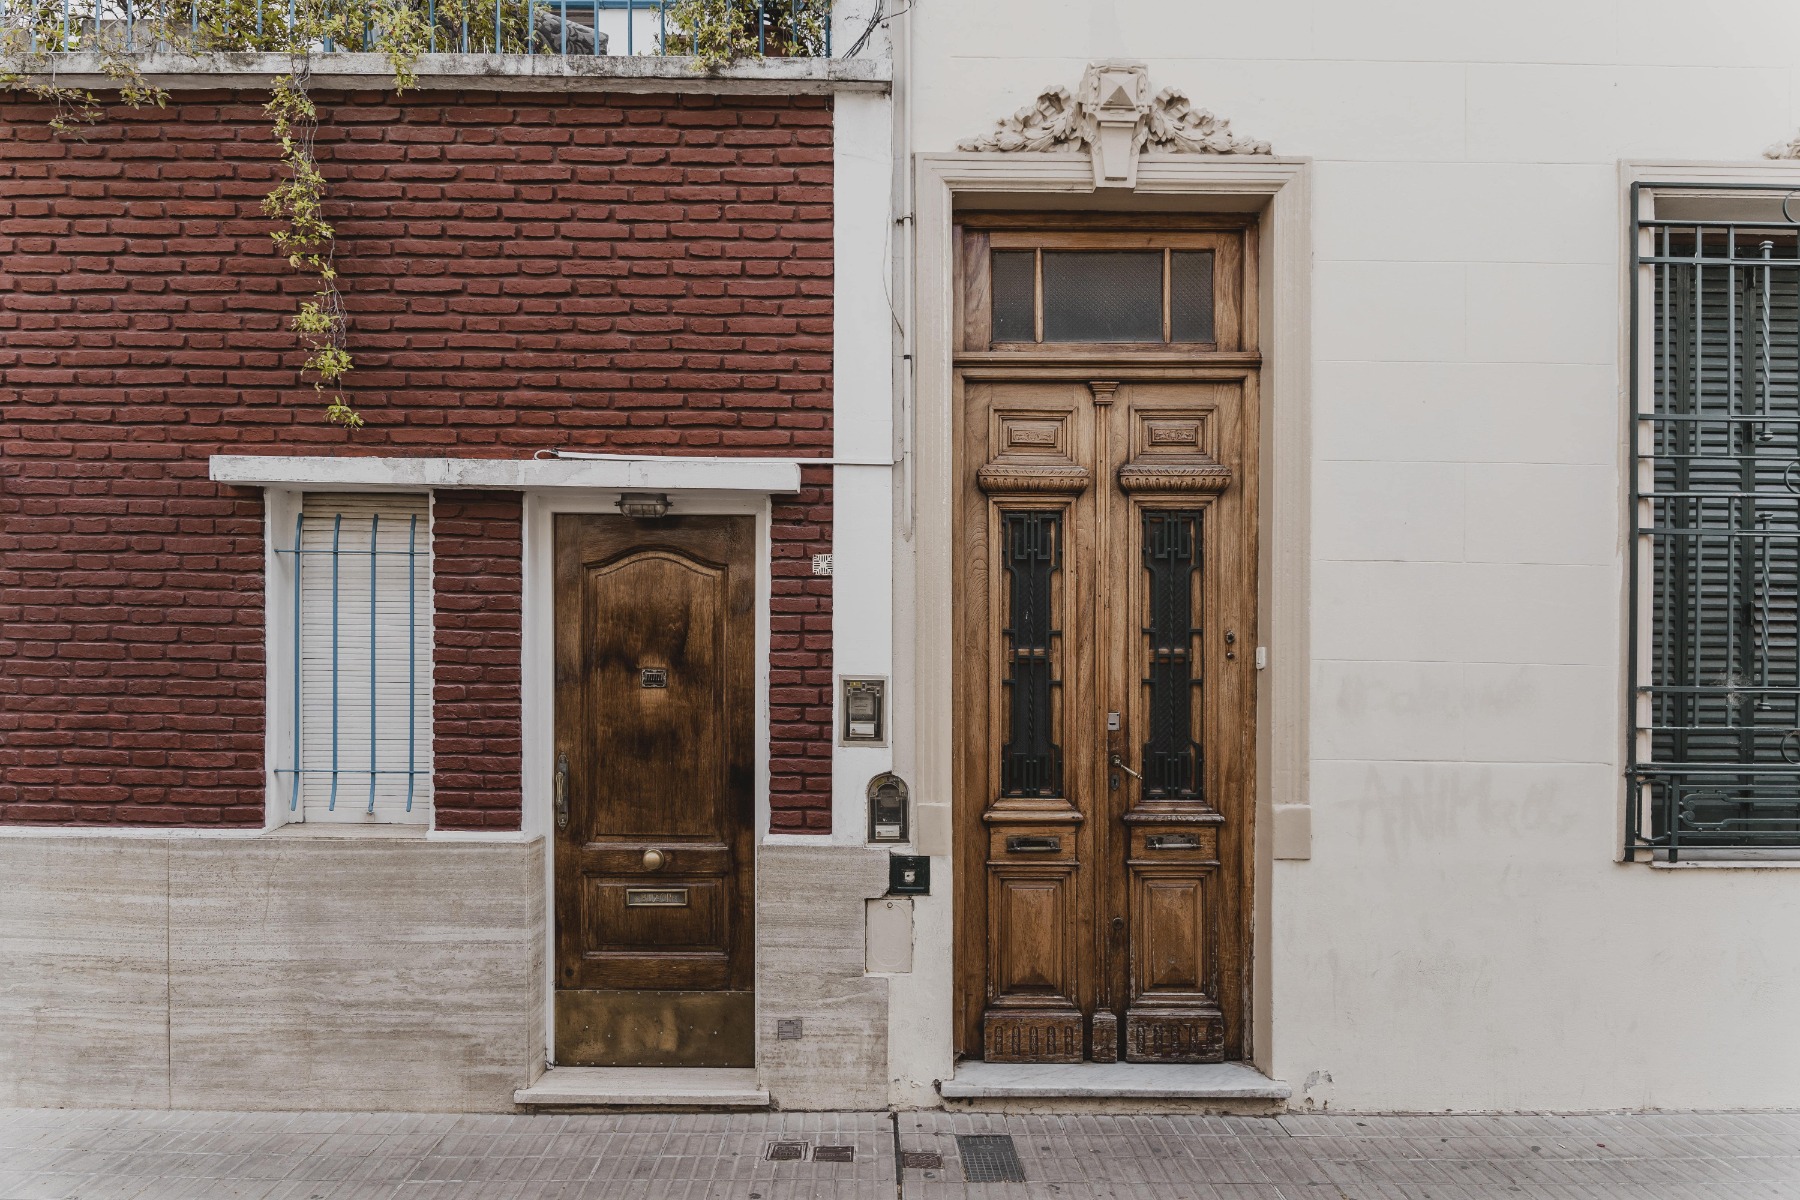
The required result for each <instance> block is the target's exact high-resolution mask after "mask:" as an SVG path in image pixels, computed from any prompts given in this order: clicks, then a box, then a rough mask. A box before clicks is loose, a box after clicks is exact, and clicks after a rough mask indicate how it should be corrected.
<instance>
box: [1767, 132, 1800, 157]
mask: <svg viewBox="0 0 1800 1200" xmlns="http://www.w3.org/2000/svg"><path fill="white" fill-rule="evenodd" d="M1763 157H1764V158H1800V133H1796V134H1795V135H1794V136H1793V137H1791V138H1789V139H1788V140H1787V141H1786V142H1783V143H1781V144H1779V145H1775V146H1770V147H1769V148H1768V149H1767V150H1764V151H1763Z"/></svg>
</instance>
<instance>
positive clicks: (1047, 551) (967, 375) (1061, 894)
mask: <svg viewBox="0 0 1800 1200" xmlns="http://www.w3.org/2000/svg"><path fill="white" fill-rule="evenodd" d="M996 244H998V243H996ZM986 249H987V248H986V247H983V246H979V245H978V246H977V247H976V248H975V250H974V253H975V254H976V255H983V254H984V252H985V250H986ZM965 265H967V260H966V259H965ZM1233 267H1234V269H1236V264H1235V263H1234V264H1233ZM981 273H982V272H980V271H979V270H974V271H969V272H968V274H967V275H966V276H965V283H966V286H967V287H968V288H969V289H970V292H966V293H965V296H966V297H967V296H969V295H970V294H971V293H972V294H973V297H974V299H973V301H972V303H980V302H981V301H982V300H983V299H984V293H983V291H982V289H983V286H984V282H983V281H982V280H981V279H980V278H979V276H980V274H981ZM969 276H975V277H976V278H969ZM1239 278H1240V279H1241V274H1240V276H1239ZM1039 279H1040V281H1041V279H1042V268H1041V266H1040V267H1039ZM1040 286H1041V285H1040ZM1166 291H1167V289H1166V288H1165V293H1166ZM1042 303H1043V302H1042V301H1041V300H1040V302H1039V304H1040V314H1039V315H1038V317H1037V320H1038V323H1039V328H1040V329H1041V328H1042V327H1043V317H1042V315H1041V307H1042ZM1234 307H1235V305H1234ZM1231 320H1232V321H1234V322H1235V312H1234V313H1233V314H1232V315H1231ZM965 321H966V323H967V325H968V326H977V325H978V324H979V323H978V322H974V321H968V318H967V317H966V315H965ZM1224 324H1226V322H1225V321H1222V320H1217V319H1215V325H1216V326H1217V325H1224ZM1164 328H1165V329H1167V328H1168V322H1167V321H1166V320H1165V322H1164ZM988 332H989V331H984V330H981V329H979V328H973V329H972V333H973V335H974V337H975V338H977V339H979V338H980V337H981V336H983V334H984V333H988ZM1226 336H1228V337H1229V338H1230V340H1231V342H1232V344H1231V345H1230V349H1229V350H1228V351H1224V352H1221V351H1220V350H1219V347H1218V344H1217V343H1218V341H1223V340H1225V337H1226ZM1249 337H1253V328H1252V329H1250V330H1247V331H1246V330H1241V329H1237V328H1232V329H1230V330H1228V331H1225V335H1224V336H1221V337H1219V338H1216V339H1215V342H1214V344H1213V345H1210V346H1208V347H1206V348H1204V349H1203V350H1200V351H1198V352H1197V355H1199V354H1207V353H1208V352H1210V357H1212V359H1213V361H1214V363H1216V364H1217V369H1212V370H1204V369H1196V368H1195V367H1194V366H1193V365H1190V364H1188V363H1186V362H1176V361H1169V359H1170V358H1172V357H1173V356H1166V355H1165V356H1159V357H1162V358H1163V361H1160V362H1144V361H1142V359H1143V358H1144V357H1146V356H1147V355H1146V353H1145V352H1142V351H1140V352H1139V354H1138V355H1137V356H1136V359H1135V360H1134V358H1133V357H1132V356H1129V355H1126V354H1122V353H1117V352H1115V354H1114V357H1113V358H1112V360H1111V361H1106V362H1096V361H1092V360H1095V359H1098V358H1100V356H1099V355H1097V354H1095V353H1094V352H1093V349H1092V348H1091V347H1089V348H1087V349H1086V350H1085V351H1084V357H1086V358H1087V359H1089V360H1090V361H1085V362H1082V363H1080V364H1076V363H1073V362H1068V361H1066V360H1065V361H1059V360H1058V358H1057V357H1056V353H1055V350H1054V349H1052V350H1049V351H1046V350H1045V349H1044V348H1043V347H1042V345H1041V344H1040V345H1039V346H1038V348H1037V351H1036V352H1035V353H1033V352H1026V353H1020V352H1019V351H1018V350H1017V348H1014V349H1012V350H1010V351H1009V350H1006V349H1001V350H998V351H996V350H994V349H993V347H992V344H991V341H990V343H989V350H988V352H986V353H984V352H982V351H981V350H979V349H977V350H975V351H973V352H968V347H967V345H966V344H965V351H966V352H965V354H964V355H963V356H962V357H961V358H960V359H959V371H958V378H959V385H960V406H959V407H960V428H959V437H958V447H959V467H958V472H959V476H960V490H959V497H958V530H959V554H958V556H957V559H956V565H957V572H956V578H955V580H954V582H953V586H954V589H955V595H956V597H957V604H956V620H957V626H958V629H957V632H958V640H959V644H960V645H962V646H963V647H965V648H966V654H965V655H964V657H963V659H962V663H961V666H962V670H961V673H960V675H959V678H958V681H957V688H956V698H957V713H956V729H957V730H958V737H959V745H958V751H959V758H958V774H957V795H956V806H957V813H958V816H957V821H958V826H957V829H958V859H957V904H958V946H957V961H958V984H959V987H958V1017H959V1023H958V1041H959V1050H960V1052H961V1053H963V1054H964V1055H967V1056H979V1057H984V1058H987V1059H989V1060H990V1061H1010V1062H1079V1061H1082V1060H1083V1059H1092V1060H1094V1061H1101V1062H1106V1061H1114V1060H1116V1059H1118V1058H1119V1057H1120V1056H1123V1057H1124V1058H1126V1059H1127V1060H1131V1061H1145V1062H1210V1061H1219V1060H1221V1059H1223V1058H1225V1057H1238V1056H1242V1055H1243V1054H1244V1053H1245V1052H1246V1049H1247V1047H1246V1044H1245V1031H1244V1018H1245V1014H1246V1011H1247V1005H1246V981H1247V974H1248V971H1247V967H1248V955H1247V945H1248V943H1247V938H1246V933H1247V929H1246V921H1245V914H1246V913H1247V905H1248V894H1247V886H1246V885H1247V878H1248V847H1249V834H1250V822H1251V819H1252V815H1253V808H1254V800H1253V795H1254V787H1253V778H1252V766H1253V761H1254V756H1253V746H1252V743H1253V736H1254V715H1253V714H1254V709H1255V674H1254V670H1255V645H1256V629H1255V619H1256V606H1255V578H1256V536H1255V528H1256V524H1255V522H1256V511H1255V497H1256V479H1255V456H1254V448H1255V445H1256V423H1257V393H1256V373H1255V368H1256V362H1255V359H1254V355H1253V354H1252V353H1248V352H1246V351H1245V350H1244V348H1243V347H1244V345H1245V343H1246V342H1248V340H1249ZM1251 344H1253V343H1251ZM1228 354H1229V356H1230V357H1229V358H1228V357H1227V355H1228ZM1067 357H1068V358H1072V357H1073V356H1072V355H1070V356H1067ZM1027 360H1029V361H1027Z"/></svg>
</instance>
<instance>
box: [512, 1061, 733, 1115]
mask: <svg viewBox="0 0 1800 1200" xmlns="http://www.w3.org/2000/svg"><path fill="white" fill-rule="evenodd" d="M513 1103H514V1104H518V1105H522V1106H524V1107H526V1108H615V1107H617V1108H648V1107H671V1108H767V1107H769V1093H768V1092H766V1091H764V1090H763V1089H762V1088H761V1087H759V1086H757V1082H756V1070H755V1068H753V1067H737V1068H732V1067H553V1068H551V1069H550V1070H548V1071H545V1072H544V1073H543V1074H542V1075H540V1076H539V1077H538V1081H537V1082H536V1083H534V1084H532V1085H531V1086H530V1087H528V1088H520V1089H519V1090H518V1091H516V1092H514V1093H513Z"/></svg>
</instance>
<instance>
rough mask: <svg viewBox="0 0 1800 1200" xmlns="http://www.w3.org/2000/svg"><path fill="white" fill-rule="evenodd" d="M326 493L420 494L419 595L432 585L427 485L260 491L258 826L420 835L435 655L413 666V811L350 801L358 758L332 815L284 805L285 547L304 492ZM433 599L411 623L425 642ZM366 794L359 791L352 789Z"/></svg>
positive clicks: (291, 643) (287, 799)
mask: <svg viewBox="0 0 1800 1200" xmlns="http://www.w3.org/2000/svg"><path fill="white" fill-rule="evenodd" d="M315 493H333V494H356V495H366V496H370V497H372V498H373V497H379V496H380V495H382V494H384V493H385V494H390V495H396V494H405V495H409V496H419V495H423V496H424V497H425V499H426V514H427V516H426V522H425V527H424V529H423V530H422V531H421V535H420V546H421V555H420V569H421V571H422V573H423V575H424V580H423V592H424V594H425V596H426V597H435V595H436V587H435V579H434V575H433V571H434V558H433V555H432V553H431V550H432V544H433V540H434V539H433V524H434V522H435V512H436V505H435V493H434V492H432V491H430V490H427V489H416V488H411V489H397V488H389V489H379V488H376V489H364V488H356V487H344V486H341V485H339V486H333V485H323V486H319V487H307V488H268V489H266V490H265V491H264V503H263V514H264V516H263V546H264V554H263V579H264V592H263V595H264V639H265V642H264V661H265V664H266V673H265V683H266V686H265V698H266V699H265V710H264V711H265V719H266V726H265V731H264V747H263V763H264V770H263V775H264V805H263V828H264V830H265V831H269V830H275V829H279V828H283V827H293V828H294V829H296V831H298V830H300V829H305V830H306V831H307V832H309V833H319V834H348V833H369V834H376V835H385V836H424V835H426V834H427V833H428V832H429V831H430V830H431V829H432V828H433V827H434V825H435V820H436V812H437V809H436V795H435V789H434V788H432V787H430V786H429V781H430V780H431V779H432V778H433V775H434V767H435V758H434V746H433V743H434V736H433V735H434V734H435V719H434V717H435V714H434V713H433V712H432V707H433V693H434V675H435V664H436V657H435V654H433V655H431V656H428V658H427V660H426V661H425V662H424V663H422V664H421V666H420V675H421V678H420V681H419V683H418V685H417V686H418V688H419V701H420V704H421V706H422V707H423V709H424V722H423V724H424V728H425V733H424V734H423V736H421V738H420V743H421V744H420V745H419V746H418V748H417V753H416V757H415V765H416V769H417V771H418V772H419V774H420V776H421V777H422V778H423V779H425V780H427V781H428V786H427V787H426V788H424V789H423V793H422V795H421V796H420V798H419V799H418V800H416V801H415V802H414V806H413V811H412V812H411V813H410V814H406V815H405V816H403V817H397V818H390V817H388V816H386V815H384V814H383V813H380V812H377V813H375V814H367V813H366V810H365V809H364V807H363V805H362V804H361V803H358V802H357V795H352V794H350V793H355V792H357V789H358V787H359V786H360V787H361V788H363V789H366V787H367V780H368V777H367V773H366V772H359V770H358V768H359V767H360V764H356V765H354V766H350V767H348V768H347V770H346V772H345V778H346V779H347V780H348V781H350V784H351V787H350V793H346V795H345V798H344V801H343V802H342V803H340V809H341V810H342V812H341V815H334V816H333V817H332V818H331V819H329V820H317V819H315V820H312V821H308V820H307V817H306V811H305V805H304V803H302V804H299V805H296V806H294V807H290V805H291V804H293V797H294V778H293V776H292V775H291V774H290V769H291V768H292V767H293V766H294V765H295V763H294V761H293V760H294V756H295V744H294V732H295V726H294V721H295V712H294V697H295V683H296V676H297V675H298V673H299V670H300V664H299V663H297V662H296V661H295V657H294V647H295V638H294V624H295V621H296V620H298V619H299V617H300V614H299V613H298V612H297V611H296V609H295V603H294V600H295V597H294V571H295V558H296V556H295V555H294V554H292V553H290V552H289V551H291V550H292V549H293V541H294V531H295V523H296V519H297V518H298V517H299V515H300V513H301V511H302V509H303V507H304V505H305V502H306V497H307V496H308V495H309V494H315ZM436 615H437V614H436V605H435V603H430V604H427V605H425V608H424V611H422V612H420V613H419V617H418V619H419V621H420V623H421V624H424V625H425V626H426V627H427V630H428V644H430V645H431V646H433V647H434V648H435V645H436V640H437V639H436ZM359 794H360V795H366V790H364V791H362V792H361V793H359Z"/></svg>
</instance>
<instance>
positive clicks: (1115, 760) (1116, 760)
mask: <svg viewBox="0 0 1800 1200" xmlns="http://www.w3.org/2000/svg"><path fill="white" fill-rule="evenodd" d="M1112 765H1113V766H1115V767H1117V768H1119V770H1121V771H1123V772H1125V773H1126V774H1127V775H1129V776H1131V777H1132V778H1133V779H1136V780H1139V781H1142V780H1143V778H1144V777H1143V776H1142V775H1139V774H1138V773H1137V772H1136V771H1134V770H1132V769H1131V768H1130V767H1128V766H1126V765H1125V760H1124V759H1123V758H1121V757H1119V756H1118V755H1117V754H1114V755H1113V756H1112Z"/></svg>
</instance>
